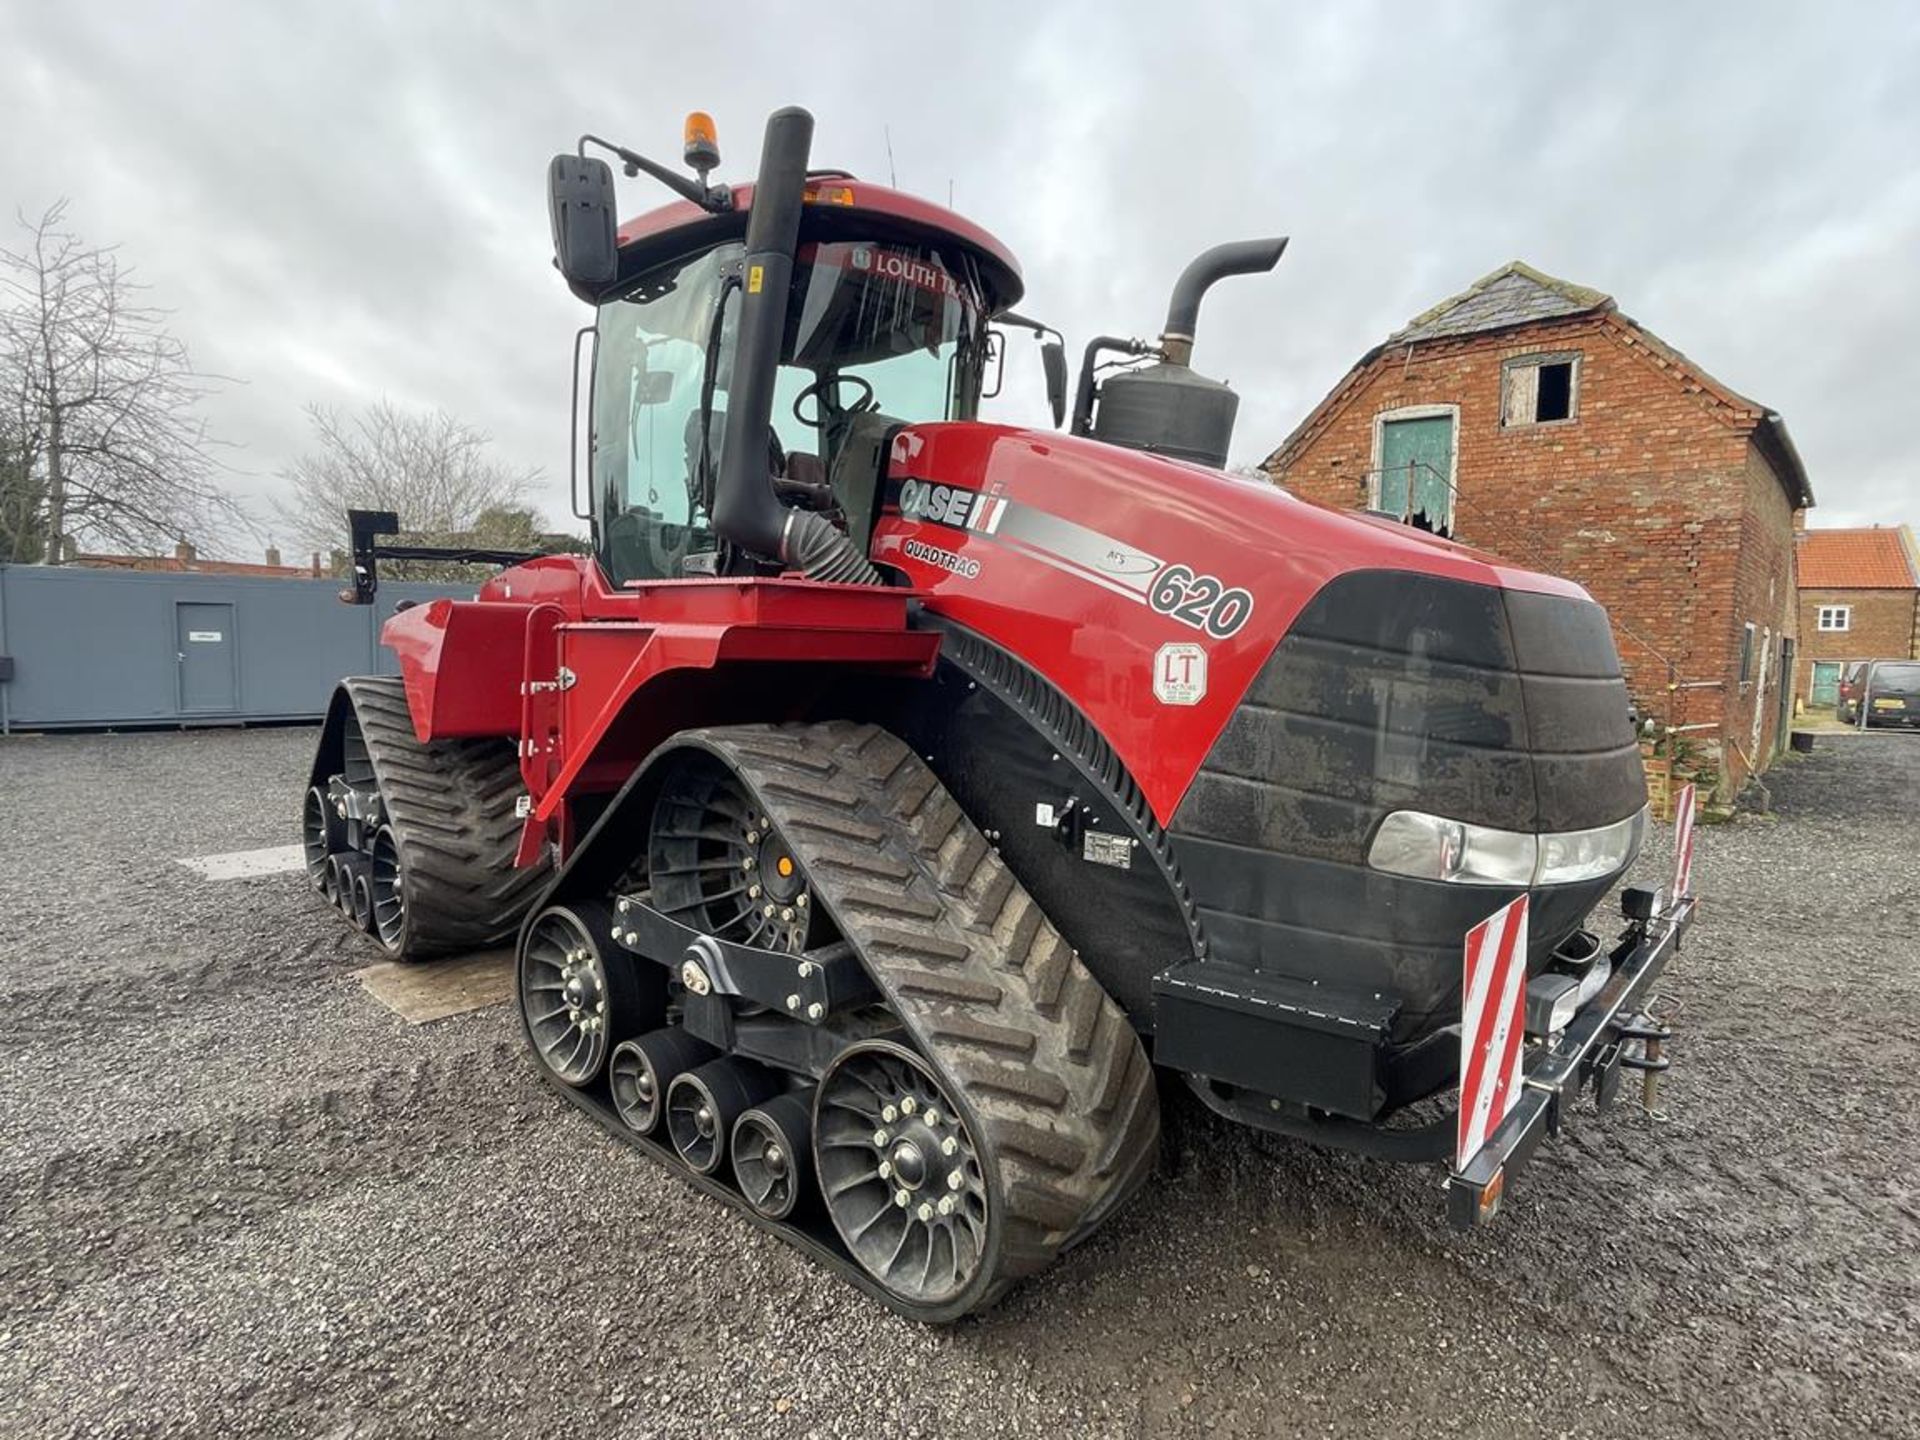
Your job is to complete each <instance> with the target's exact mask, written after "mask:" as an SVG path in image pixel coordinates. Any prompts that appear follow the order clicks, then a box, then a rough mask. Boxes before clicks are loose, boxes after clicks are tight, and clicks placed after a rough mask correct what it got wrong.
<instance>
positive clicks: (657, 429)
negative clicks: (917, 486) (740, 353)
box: [590, 226, 993, 584]
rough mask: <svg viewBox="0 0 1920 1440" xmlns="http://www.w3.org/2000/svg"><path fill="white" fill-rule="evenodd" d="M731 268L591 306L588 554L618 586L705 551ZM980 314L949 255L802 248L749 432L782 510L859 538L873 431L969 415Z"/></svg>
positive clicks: (701, 265) (966, 263) (967, 270)
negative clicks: (841, 525) (758, 415)
mask: <svg viewBox="0 0 1920 1440" xmlns="http://www.w3.org/2000/svg"><path fill="white" fill-rule="evenodd" d="M804 228H805V227H804V226H803V230H804ZM744 266H745V247H744V245H743V244H742V243H741V242H740V241H737V240H735V241H727V242H723V243H721V244H719V245H716V246H714V247H713V248H712V249H709V250H705V251H702V252H699V253H696V254H693V255H689V256H686V257H683V258H679V259H675V260H671V261H668V262H666V263H665V264H664V265H662V266H659V267H656V268H653V269H651V270H649V271H648V272H647V273H645V274H643V275H641V276H639V277H637V278H636V280H635V282H634V283H633V284H632V285H631V286H630V287H626V288H623V289H622V290H621V291H620V292H619V293H618V294H616V295H614V296H612V297H610V298H607V299H604V300H602V301H601V302H600V304H599V306H598V317H597V321H596V325H595V329H596V331H597V333H598V342H597V345H596V353H595V357H594V366H593V443H592V448H591V456H592V459H591V464H590V474H591V477H592V492H593V507H594V515H593V519H594V529H595V533H596V535H597V537H598V540H599V546H598V548H599V552H600V557H601V561H602V564H603V565H604V566H605V568H606V570H607V573H608V575H609V577H610V578H611V579H612V580H613V581H614V582H615V583H616V584H624V583H626V582H628V581H632V580H642V579H646V580H653V579H669V578H673V577H676V576H679V575H682V574H685V573H687V572H688V567H689V562H690V561H694V560H695V557H698V556H702V555H714V554H716V553H717V550H716V541H715V538H714V534H713V530H712V511H713V484H714V478H715V476H717V475H718V474H719V470H720V465H721V462H722V459H723V457H724V454H725V448H726V443H727V440H726V431H727V425H726V419H727V412H728V408H729V401H730V400H731V398H732V393H733V389H734V385H733V380H734V361H735V354H736V350H737V347H738V343H739V323H740V305H739V303H738V301H739V298H740V290H741V288H742V285H743V283H744V282H743V271H744ZM992 304H993V297H992V295H991V294H990V292H989V291H988V289H987V287H986V284H985V282H984V281H983V279H982V276H981V272H980V266H979V264H978V262H977V261H976V260H975V259H974V257H973V256H972V255H970V254H969V253H968V252H967V250H966V249H965V248H964V247H961V246H958V245H945V246H942V245H936V244H914V243H909V242H905V241H900V240H893V241H885V240H865V239H862V240H827V239H820V240H809V241H803V242H802V243H801V245H800V247H799V250H798V252H797V254H796V256H795V263H794V270H793V278H792V281H791V282H790V284H789V286H788V290H787V306H786V316H785V331H784V334H783V336H782V339H781V345H780V363H779V368H778V370H777V372H776V375H775V380H774V390H773V413H772V416H771V423H770V424H769V426H768V429H767V433H766V436H765V447H766V451H767V469H768V473H769V474H770V475H771V476H772V477H773V481H774V489H775V492H776V493H777V494H778V496H779V497H780V499H781V501H782V502H783V503H785V504H787V505H791V506H799V507H802V508H804V509H809V510H817V511H823V512H837V513H839V514H840V515H842V516H843V518H844V519H845V521H846V523H847V524H848V526H849V527H850V528H851V529H854V530H856V531H863V530H864V529H866V528H869V527H870V526H871V524H872V501H873V498H874V495H875V493H876V491H875V487H876V484H877V482H878V480H879V477H880V470H879V466H880V462H881V460H882V459H883V458H884V455H885V442H886V439H887V435H888V432H889V431H891V430H892V429H893V427H895V426H898V425H902V424H905V423H908V422H910V421H926V420H970V419H972V418H973V417H974V414H975V412H976V410H977V408H978V406H979V401H980V390H981V377H982V374H983V372H984V370H985V367H986V361H987V334H988V331H987V326H986V321H987V316H988V314H989V313H990V307H991V306H992ZM855 538H861V537H860V536H859V535H858V534H856V537H855ZM695 563H696V565H697V562H695Z"/></svg>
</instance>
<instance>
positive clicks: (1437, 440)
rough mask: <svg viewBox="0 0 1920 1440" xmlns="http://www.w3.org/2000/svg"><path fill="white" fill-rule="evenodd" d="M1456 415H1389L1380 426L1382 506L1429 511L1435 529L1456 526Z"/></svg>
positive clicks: (1395, 511)
mask: <svg viewBox="0 0 1920 1440" xmlns="http://www.w3.org/2000/svg"><path fill="white" fill-rule="evenodd" d="M1452 473H1453V417H1452V416H1451V415H1428V416H1424V417H1422V418H1420V419H1418V420H1386V421H1383V422H1381V426H1380V509H1382V510H1384V511H1386V512H1388V513H1389V514H1392V515H1402V516H1411V515H1419V514H1424V515H1425V516H1426V517H1427V523H1428V524H1429V525H1431V526H1432V527H1433V528H1435V529H1445V530H1451V529H1452V528H1453V495H1452V492H1451V490H1450V489H1449V487H1448V484H1447V478H1448V477H1449V476H1450V475H1451V474H1452Z"/></svg>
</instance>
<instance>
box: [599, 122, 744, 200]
mask: <svg viewBox="0 0 1920 1440" xmlns="http://www.w3.org/2000/svg"><path fill="white" fill-rule="evenodd" d="M589 145H598V146H599V147H600V148H601V149H602V150H605V151H606V152H607V153H608V154H609V155H612V156H614V157H616V158H617V159H618V160H619V161H620V164H621V165H622V167H624V168H625V170H626V172H627V174H628V175H629V176H634V175H638V174H640V173H641V172H642V171H644V172H646V173H647V174H648V175H651V176H652V177H653V178H654V179H656V180H658V181H659V182H660V183H661V184H662V185H664V186H666V187H667V188H668V189H669V190H671V191H673V193H674V194H676V195H678V196H680V197H681V198H682V199H686V200H691V201H692V202H693V203H694V204H696V205H698V206H699V207H700V208H701V209H702V210H705V211H708V212H709V213H711V214H715V215H719V214H723V213H725V212H726V211H728V210H731V209H733V191H732V190H730V189H729V188H728V187H727V186H725V185H703V184H701V183H700V182H699V181H698V180H689V179H688V178H687V177H686V176H684V175H681V174H678V173H676V172H675V171H672V170H669V169H668V168H667V167H666V166H664V165H662V164H660V163H659V162H658V161H654V160H649V159H647V157H646V156H644V155H642V154H640V153H638V152H637V151H633V150H629V149H627V147H626V146H624V145H616V144H614V143H613V142H612V141H611V140H602V139H601V138H600V137H599V136H598V135H582V136H581V137H580V145H579V154H580V157H581V158H582V159H585V158H586V154H587V146H589Z"/></svg>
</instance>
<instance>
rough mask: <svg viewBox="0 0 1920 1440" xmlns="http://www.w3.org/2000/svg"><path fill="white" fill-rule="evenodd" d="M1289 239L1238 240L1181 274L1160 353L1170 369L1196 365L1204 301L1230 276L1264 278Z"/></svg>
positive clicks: (1207, 252) (1208, 252) (1206, 255)
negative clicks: (1195, 337) (1195, 344)
mask: <svg viewBox="0 0 1920 1440" xmlns="http://www.w3.org/2000/svg"><path fill="white" fill-rule="evenodd" d="M1286 248H1287V237H1286V236H1284V235H1280V236H1276V237H1275V238H1273V239H1271V240H1234V241H1230V242H1228V243H1227V244H1225V245H1216V246H1214V247H1213V248H1212V249H1211V250H1203V251H1202V252H1201V253H1200V254H1199V256H1198V257H1196V258H1195V259H1194V261H1193V263H1192V264H1190V265H1188V266H1187V268H1186V269H1185V270H1182V271H1181V272H1180V278H1179V279H1178V280H1176V281H1175V282H1174V285H1173V299H1172V300H1171V301H1170V302H1169V303H1168V305H1167V323H1166V324H1165V325H1164V326H1162V327H1161V330H1160V353H1161V355H1162V356H1163V357H1165V359H1166V361H1167V363H1168V364H1169V365H1189V364H1192V363H1193V334H1194V330H1195V329H1196V327H1198V325H1199V323H1200V300H1201V297H1202V296H1204V295H1205V294H1206V293H1207V291H1208V290H1209V289H1211V288H1212V286H1213V285H1214V283H1215V282H1216V281H1219V280H1224V279H1226V278H1227V277H1228V276H1229V275H1264V274H1265V273H1266V272H1267V271H1269V270H1271V269H1273V267H1274V266H1276V265H1278V264H1279V263H1280V256H1281V255H1282V254H1283V253H1284V252H1285V250H1286Z"/></svg>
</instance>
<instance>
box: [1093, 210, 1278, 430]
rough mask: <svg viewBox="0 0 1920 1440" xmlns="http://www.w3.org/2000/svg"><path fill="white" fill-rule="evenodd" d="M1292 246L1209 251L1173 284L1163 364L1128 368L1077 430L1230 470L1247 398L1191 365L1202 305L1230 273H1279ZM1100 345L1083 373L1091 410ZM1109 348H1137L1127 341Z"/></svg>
mask: <svg viewBox="0 0 1920 1440" xmlns="http://www.w3.org/2000/svg"><path fill="white" fill-rule="evenodd" d="M1286 248H1287V242H1286V239H1285V237H1284V236H1282V237H1277V238H1274V239H1270V240H1240V241H1235V242H1233V243H1231V244H1226V245H1216V246H1214V247H1213V248H1212V249H1211V250H1207V251H1204V252H1202V253H1201V254H1200V255H1199V256H1198V257H1197V258H1196V259H1195V260H1194V261H1193V263H1192V264H1190V265H1188V266H1187V268H1186V269H1185V270H1183V271H1181V272H1180V278H1179V280H1178V281H1176V282H1175V284H1174V287H1173V298H1172V300H1171V301H1170V302H1169V303H1168V305H1167V320H1166V325H1165V326H1164V327H1163V328H1162V330H1161V333H1160V344H1159V346H1158V348H1157V353H1158V355H1159V356H1160V362H1159V363H1158V364H1155V365H1149V366H1147V367H1146V368H1145V369H1142V370H1127V371H1123V372H1121V373H1120V374H1118V375H1114V376H1112V377H1110V378H1109V379H1108V380H1106V381H1105V382H1104V383H1103V384H1101V385H1100V387H1099V390H1098V392H1097V394H1098V409H1097V411H1096V412H1095V413H1094V414H1093V415H1092V416H1091V417H1088V416H1086V415H1085V414H1082V415H1077V416H1076V417H1075V419H1076V424H1075V433H1077V434H1090V435H1092V436H1093V438H1094V439H1096V440H1105V441H1107V442H1108V443H1109V444H1112V445H1125V446H1127V447H1128V448H1130V449H1134V450H1147V451H1151V452H1153V453H1154V454H1158V455H1171V456H1173V457H1174V458H1175V459H1178V460H1192V461H1195V462H1197V463H1199V464H1201V465H1210V466H1214V467H1216V468H1217V467H1219V466H1222V465H1225V464H1226V463H1227V450H1228V447H1229V446H1230V445H1231V444H1232V443H1233V422H1234V419H1235V417H1236V416H1237V415H1238V414H1239V411H1240V397H1239V396H1238V395H1236V394H1234V392H1233V391H1232V389H1230V388H1229V387H1228V386H1226V385H1223V384H1221V383H1220V382H1219V381H1218V380H1209V379H1208V378H1207V377H1206V376H1204V375H1199V374H1196V373H1195V372H1194V371H1193V369H1192V368H1191V367H1190V364H1189V362H1190V361H1191V360H1192V358H1193V336H1194V331H1195V329H1196V328H1197V326H1198V324H1199V320H1200V301H1201V299H1202V298H1203V297H1204V296H1205V295H1206V293H1207V291H1208V290H1209V289H1211V288H1212V287H1213V285H1214V284H1215V283H1216V282H1217V281H1220V280H1224V279H1226V278H1227V277H1228V276H1229V275H1259V274H1264V273H1265V272H1267V271H1269V270H1271V269H1273V267H1274V266H1275V265H1277V264H1279V263H1280V256H1281V254H1282V253H1283V252H1284V251H1285V250H1286ZM1097 348H1102V347H1100V346H1098V344H1096V345H1095V346H1089V347H1088V354H1087V362H1086V366H1085V368H1084V369H1083V371H1082V373H1081V380H1080V391H1081V395H1082V396H1083V397H1084V406H1085V409H1088V410H1091V409H1093V403H1092V402H1093V397H1094V395H1095V392H1094V388H1093V383H1092V381H1093V361H1094V357H1095V351H1096V349H1097ZM1104 348H1112V349H1136V347H1135V346H1127V345H1124V344H1111V345H1108V346H1106V347H1104Z"/></svg>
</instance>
